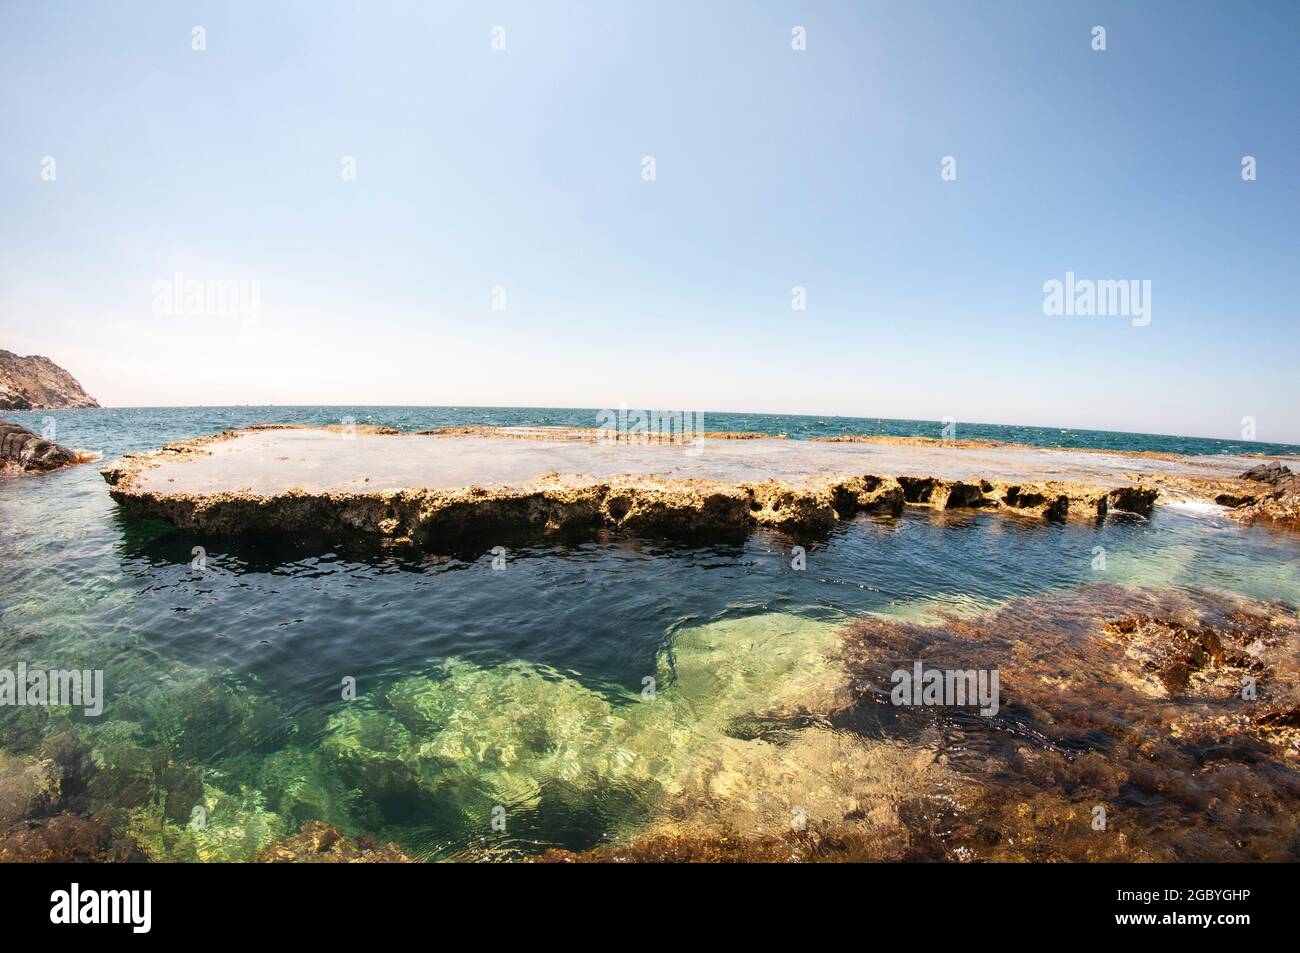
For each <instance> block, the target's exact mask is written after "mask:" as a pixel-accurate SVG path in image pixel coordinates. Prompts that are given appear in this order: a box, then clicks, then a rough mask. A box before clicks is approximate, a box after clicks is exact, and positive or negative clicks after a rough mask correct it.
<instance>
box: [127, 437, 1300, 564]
mask: <svg viewBox="0 0 1300 953" xmlns="http://www.w3.org/2000/svg"><path fill="white" fill-rule="evenodd" d="M743 436H744V437H745V439H744V440H743V441H736V440H735V439H734V435H733V437H732V438H731V439H729V440H727V441H723V440H714V441H712V442H709V441H707V440H706V441H705V443H706V446H713V447H716V448H724V449H725V448H736V447H740V446H744V447H745V448H746V451H747V454H746V455H745V457H744V458H743V459H742V461H741V464H743V466H742V465H740V464H734V463H733V461H732V460H731V459H730V458H729V457H725V456H723V453H724V450H718V451H717V454H718V456H714V457H711V456H710V454H711V452H712V451H710V450H704V451H703V452H702V453H701V455H700V458H699V459H701V460H702V461H703V462H692V463H691V464H690V466H689V468H688V467H684V466H682V465H681V464H680V461H681V460H682V459H684V458H683V457H681V456H680V455H681V453H682V449H681V448H680V447H676V446H673V445H671V444H669V445H664V444H662V443H659V444H656V443H654V442H651V441H646V442H641V443H640V444H639V445H637V446H635V447H632V448H629V450H628V452H634V453H635V454H637V456H636V457H634V458H633V457H628V458H624V457H619V456H614V457H613V458H612V462H609V461H608V460H605V459H600V458H599V455H596V456H591V457H585V456H582V454H587V453H593V454H594V453H595V452H596V451H600V452H601V453H606V456H607V457H608V456H609V454H608V453H607V452H606V451H607V450H608V448H607V447H606V446H604V445H603V442H602V441H601V440H600V439H599V438H598V437H596V436H595V435H594V434H593V433H592V432H582V431H572V430H559V431H546V430H545V429H543V428H527V429H524V430H522V431H520V432H511V431H509V430H503V429H492V428H450V429H449V430H443V431H436V432H429V433H424V434H416V435H411V434H398V433H397V432H395V431H391V430H388V429H387V428H373V427H372V428H340V427H333V428H311V427H301V426H294V425H261V426H257V427H252V428H246V429H244V430H236V431H226V432H223V433H220V434H214V435H211V436H208V437H201V438H198V439H194V440H186V441H181V442H178V443H173V444H168V445H167V446H166V447H164V448H162V449H161V450H158V451H153V452H149V453H139V454H129V455H127V456H126V457H124V458H123V459H122V460H119V461H117V462H115V463H113V464H111V465H109V466H106V467H104V468H103V470H102V473H103V476H104V479H105V480H106V482H107V483H108V484H109V487H110V493H111V494H112V497H113V499H114V500H116V501H117V502H118V503H120V504H121V505H122V506H124V507H125V508H126V509H127V510H128V511H130V512H132V513H135V514H138V515H141V516H147V517H158V518H162V519H165V520H167V521H169V522H171V523H173V524H175V525H176V526H178V527H181V528H183V529H193V530H198V531H201V532H205V533H213V534H241V533H264V532H274V533H292V532H300V531H304V530H307V529H311V530H313V531H317V532H344V533H357V534H361V535H365V536H372V537H378V538H380V539H382V540H389V541H395V542H403V543H415V544H421V545H424V544H428V543H430V542H432V541H434V540H437V539H439V538H442V537H451V536H463V535H465V534H481V533H484V532H489V531H499V530H500V529H502V528H528V529H533V530H541V531H545V532H551V531H557V530H570V529H582V528H588V529H590V528H602V527H604V528H621V529H628V530H634V531H648V532H668V533H678V532H725V533H736V532H746V531H748V530H750V529H753V528H755V527H771V528H776V529H783V530H811V531H824V530H826V529H828V528H829V527H831V526H833V525H834V524H835V523H836V522H838V521H840V520H844V519H849V518H852V517H854V516H855V515H857V514H859V513H885V514H892V515H897V514H899V513H901V512H902V511H903V510H904V509H905V508H907V507H917V508H927V509H931V510H941V511H954V510H955V511H980V512H989V513H996V514H1002V515H1009V516H1017V517H1028V518H1031V519H1037V520H1044V521H1049V522H1061V521H1065V520H1097V519H1101V518H1103V517H1105V516H1106V514H1107V513H1108V512H1111V511H1113V510H1122V511H1125V512H1130V513H1135V514H1138V515H1143V516H1145V515H1149V514H1150V513H1151V511H1152V508H1153V507H1154V506H1155V505H1156V504H1157V503H1158V502H1168V501H1176V500H1183V501H1187V500H1190V501H1197V502H1205V503H1211V502H1216V501H1217V502H1218V503H1219V504H1220V505H1225V506H1228V505H1232V504H1235V505H1237V506H1238V507H1240V509H1239V511H1236V512H1235V515H1237V516H1238V517H1239V518H1242V519H1275V520H1276V521H1277V522H1280V523H1285V522H1287V521H1288V520H1292V521H1293V520H1294V517H1288V516H1287V513H1288V512H1290V511H1289V510H1287V509H1285V506H1287V505H1291V506H1293V503H1292V504H1283V503H1280V502H1279V499H1281V498H1282V497H1285V493H1284V492H1282V491H1276V490H1274V491H1272V492H1279V493H1281V497H1279V498H1278V499H1275V498H1274V497H1272V496H1269V497H1268V498H1267V499H1268V500H1269V501H1271V502H1266V501H1265V497H1266V494H1265V493H1264V492H1262V490H1261V484H1260V483H1259V482H1257V481H1252V480H1246V479H1242V478H1238V477H1236V476H1234V475H1233V474H1232V471H1231V470H1230V469H1225V464H1221V463H1219V462H1218V461H1217V460H1214V461H1211V462H1210V463H1209V464H1207V463H1205V462H1203V461H1196V460H1192V458H1178V457H1176V456H1173V455H1168V456H1169V457H1170V459H1168V460H1167V461H1165V468H1166V470H1167V472H1166V470H1150V471H1140V472H1132V471H1129V470H1127V469H1121V468H1119V467H1118V465H1112V461H1111V460H1109V459H1107V456H1108V455H1106V454H1102V453H1095V454H1088V455H1086V456H1080V455H1078V454H1077V453H1074V452H1067V451H1052V450H1044V449H1042V448H1033V449H1032V452H1029V451H1026V450H1025V449H1024V448H1009V449H1008V448H993V449H985V448H983V447H982V445H981V447H979V448H972V447H965V446H951V445H948V444H945V443H942V442H939V441H930V442H928V443H918V440H919V438H913V439H912V440H910V441H907V442H902V443H900V442H898V441H889V440H882V441H870V442H868V441H866V440H864V439H859V440H857V441H851V442H850V441H834V442H831V441H828V442H823V443H821V444H820V446H822V447H827V448H832V449H834V450H835V451H836V454H835V455H834V456H831V457H826V458H823V457H822V456H820V455H819V454H821V453H825V452H827V451H820V450H818V448H817V446H816V445H814V446H813V447H812V449H805V448H798V452H799V453H802V454H803V455H804V456H805V457H809V461H803V462H800V463H799V464H798V465H797V466H792V465H791V464H790V463H789V462H788V457H789V454H788V453H784V452H783V453H780V454H773V453H772V451H771V449H770V448H794V447H795V445H796V444H798V443H807V444H810V445H812V444H813V442H812V441H806V442H800V441H781V440H777V439H774V438H763V437H761V436H760V435H749V434H747V435H743ZM417 440H419V441H424V442H423V443H418V444H417V443H415V442H414V441H417ZM362 441H367V442H368V445H367V447H366V448H365V449H366V452H367V453H368V454H369V456H367V457H364V458H359V459H356V460H352V459H350V455H355V453H356V452H357V450H358V444H359V443H360V442H362ZM376 441H378V443H377V444H376ZM521 443H525V444H528V445H529V448H530V453H531V456H530V457H529V460H533V459H535V460H537V463H536V464H533V463H529V464H528V466H532V467H534V469H535V471H537V470H540V471H542V472H534V473H533V474H532V475H531V476H529V477H528V478H526V479H512V478H511V477H512V476H517V475H518V474H526V473H528V471H527V469H524V468H522V465H521V466H520V467H515V468H514V469H513V470H511V469H505V470H502V475H501V478H500V479H496V480H493V479H492V473H491V471H492V468H493V466H495V465H496V461H498V460H499V459H503V458H508V457H509V451H510V446H511V444H513V445H515V446H519V445H520V444H521ZM877 443H879V444H881V445H882V446H887V447H889V448H890V450H889V453H890V457H889V461H890V462H893V463H894V464H895V465H896V467H897V468H898V469H903V468H904V467H906V468H909V469H911V470H912V472H910V473H908V472H897V471H896V472H892V473H891V472H888V471H885V472H881V471H879V470H871V471H868V470H867V469H866V468H867V467H869V466H874V465H876V464H878V463H880V462H881V461H880V460H879V458H878V455H879V454H880V452H881V450H880V448H879V447H875V446H874V445H875V444H877ZM837 444H838V445H839V446H836V445H837ZM864 444H865V445H866V446H863V447H862V448H861V450H860V451H859V453H860V456H853V455H852V452H853V451H854V450H855V449H857V447H858V445H864ZM764 445H766V446H764ZM913 447H915V448H917V449H916V450H915V451H913V450H912V449H911V448H913ZM575 448H576V449H575ZM589 448H590V449H589ZM304 451H306V452H304ZM462 451H463V452H464V453H465V454H466V455H467V458H468V463H467V465H466V467H465V468H463V472H465V473H467V474H468V473H470V472H471V471H472V469H473V468H472V467H470V466H469V463H474V462H476V461H479V460H482V461H483V464H482V470H483V471H484V472H483V476H482V477H480V478H479V479H476V480H473V481H471V480H470V479H467V478H451V477H447V476H446V475H445V474H444V473H443V471H428V473H427V475H426V471H425V470H420V469H419V467H420V466H424V467H426V468H427V467H430V466H432V464H423V463H420V464H418V466H417V465H415V464H412V466H411V469H410V470H409V471H402V472H397V473H394V474H393V475H391V476H388V477H381V476H380V475H379V474H378V473H377V472H376V468H377V467H382V466H387V465H389V464H388V463H387V460H388V458H392V459H395V460H397V461H398V462H397V463H394V464H392V465H393V466H399V465H404V464H403V461H405V460H406V458H408V457H409V458H411V459H415V460H417V461H418V460H420V459H422V455H423V454H427V453H432V454H436V455H438V457H439V459H440V460H441V459H451V460H453V461H454V460H455V459H456V457H457V454H458V453H460V452H462ZM618 452H620V451H617V450H616V451H615V453H618ZM913 453H916V454H918V455H921V454H923V455H924V456H918V457H917V459H916V460H913V458H912V454H913ZM981 453H985V454H988V453H1001V454H1002V456H1003V457H1009V462H1008V460H1004V459H1001V458H997V459H991V462H990V463H989V464H988V466H990V467H991V468H992V469H993V470H1000V471H1002V472H999V473H997V474H996V475H994V474H992V473H990V474H989V475H988V476H985V475H982V474H981V473H980V472H979V468H980V467H981V466H984V465H985V462H984V461H985V457H981V456H979V454H981ZM1017 453H1019V454H1020V456H1016V457H1010V456H1009V455H1013V454H1017ZM561 454H565V456H563V457H561V456H560V455H561ZM575 454H576V456H575ZM971 455H974V456H971ZM218 456H219V457H220V458H221V459H220V460H217V459H216V458H217V457H218ZM1021 457H1023V458H1024V459H1023V460H1022V459H1021ZM1110 457H1113V458H1114V460H1116V461H1118V462H1119V463H1120V464H1124V465H1127V464H1128V463H1129V460H1128V455H1110ZM1081 459H1082V460H1084V463H1083V464H1080V463H1079V462H1078V461H1079V460H1081ZM574 460H577V461H578V462H579V463H580V464H586V463H590V464H591V465H592V466H593V469H594V467H595V465H597V464H599V466H601V467H603V468H604V470H603V471H602V472H593V471H592V470H588V471H586V472H584V471H580V470H565V471H563V472H562V471H561V467H562V466H564V465H566V464H570V463H572V462H573V461H574ZM1189 460H1190V461H1191V462H1190V463H1188V462H1187V461H1189ZM713 461H720V462H718V463H717V465H716V466H715V465H714V462H713ZM1091 461H1097V462H1096V463H1092V462H1091ZM931 463H933V465H935V466H936V467H942V468H945V469H947V470H948V471H949V472H959V471H960V472H961V473H962V475H961V476H945V475H937V474H927V473H925V471H924V470H923V469H921V468H922V467H924V466H927V465H930V464H931ZM1211 465H1213V466H1214V467H1217V469H1207V468H1209V467H1210V466H1211ZM622 466H626V467H627V469H626V470H624V471H623V472H616V471H617V468H619V467H622ZM1226 466H1231V464H1230V463H1229V464H1226ZM634 467H640V468H641V472H638V471H637V470H635V469H633V468H634ZM850 467H851V468H852V469H849V468H850ZM1179 468H1181V470H1180V469H1179ZM714 470H716V471H717V472H718V473H727V474H729V475H731V477H730V478H725V479H724V478H712V477H713V471H714ZM1009 471H1010V472H1020V473H1023V478H1017V479H1011V478H1009V476H1008V472H1009ZM737 474H743V475H745V476H749V477H751V478H749V479H745V478H738V477H737ZM967 474H969V475H967ZM1062 474H1071V475H1076V474H1077V478H1076V479H1061V478H1059V477H1060V475H1062ZM424 479H428V480H430V482H429V483H423V484H422V483H420V482H418V481H420V480H424ZM254 481H256V482H257V483H260V484H261V485H260V486H256V485H254ZM403 481H413V482H403ZM438 481H441V482H442V484H443V485H437V483H438ZM484 484H486V485H484ZM1286 492H1290V491H1286ZM1291 499H1294V497H1292V498H1291Z"/></svg>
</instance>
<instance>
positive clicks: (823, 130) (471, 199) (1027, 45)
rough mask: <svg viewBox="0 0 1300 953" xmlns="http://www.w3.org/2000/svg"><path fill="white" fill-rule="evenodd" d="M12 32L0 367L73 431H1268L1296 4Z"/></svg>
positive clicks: (590, 13)
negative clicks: (1086, 312) (435, 410)
mask: <svg viewBox="0 0 1300 953" xmlns="http://www.w3.org/2000/svg"><path fill="white" fill-rule="evenodd" d="M8 12H9V17H8V19H9V25H8V28H7V29H6V31H5V32H4V33H3V34H2V35H0V57H3V62H4V64H5V65H4V67H3V68H0V123H2V124H3V127H4V128H5V130H6V133H7V136H6V141H7V146H8V148H6V149H5V150H3V153H2V154H0V202H2V203H3V207H4V208H5V212H6V214H5V215H4V216H3V218H2V219H0V243H3V247H4V250H5V254H4V258H3V264H0V347H4V348H6V349H9V350H13V351H15V352H16V353H19V354H23V355H29V354H42V355H45V356H47V357H49V358H50V359H51V360H53V361H54V362H55V363H57V364H59V365H60V366H62V367H64V368H66V369H67V370H68V371H69V372H70V373H71V374H72V375H73V377H75V378H76V379H77V380H78V381H79V382H80V383H81V384H82V386H83V387H84V388H85V389H86V391H87V392H88V393H90V394H91V395H93V396H94V397H95V398H96V399H97V400H99V401H100V403H102V404H104V405H106V406H114V407H160V406H207V407H220V406H238V405H243V406H408V407H471V406H474V407H553V408H586V407H591V408H601V407H614V408H616V407H619V406H620V405H627V406H630V407H640V408H646V409H656V408H658V409H669V408H673V409H693V410H695V409H704V411H705V413H708V412H709V411H708V410H707V408H710V407H720V408H734V409H731V410H720V411H714V412H716V413H775V414H787V415H800V416H813V417H817V416H823V417H824V416H836V417H861V418H886V419H892V420H907V421H911V420H917V421H938V420H942V419H943V418H945V417H954V418H956V420H958V421H959V422H963V421H972V422H974V421H980V422H1001V423H1003V424H1005V425H1010V426H1015V425H1019V426H1034V427H1047V428H1064V429H1071V430H1103V431H1106V430H1109V431H1116V432H1126V433H1147V434H1160V435H1186V436H1203V437H1213V438H1222V439H1231V440H1240V439H1242V437H1243V419H1244V418H1251V419H1252V420H1253V421H1254V424H1255V436H1256V437H1257V439H1258V440H1259V441H1261V442H1275V443H1300V420H1297V419H1296V414H1295V409H1296V408H1297V407H1300V381H1298V379H1297V377H1298V376H1297V374H1296V373H1295V355H1296V354H1297V347H1298V346H1300V320H1298V319H1300V314H1298V311H1300V308H1298V306H1297V296H1296V294H1295V271H1296V267H1295V266H1296V262H1297V261H1300V238H1298V236H1297V229H1296V221H1297V216H1298V215H1300V193H1298V192H1297V190H1296V188H1295V183H1296V182H1297V181H1298V180H1300V130H1297V127H1296V123H1295V121H1294V119H1295V108H1294V102H1293V93H1294V90H1295V89H1297V88H1300V67H1298V66H1297V65H1296V64H1297V61H1296V58H1295V57H1294V55H1293V51H1292V50H1291V45H1292V44H1293V41H1294V37H1295V36H1296V34H1297V27H1300V7H1298V6H1296V5H1293V4H1283V3H1274V4H1270V3H1263V4H1258V5H1254V6H1252V7H1251V8H1249V10H1240V9H1233V8H1225V7H1222V6H1219V7H1215V6H1212V5H1208V4H1201V3H1152V4H1147V5H1143V6H1141V7H1139V8H1132V7H1131V6H1130V5H1127V4H1123V3H1095V4H1085V5H1078V6H1075V5H1071V6H1069V7H1057V6H1052V7H1041V8H1040V7H1035V6H1015V7H1012V6H1010V5H1008V6H1005V7H996V8H991V9H977V8H972V7H969V6H968V5H965V4H960V3H948V2H935V3H916V4H909V5H905V6H898V5H892V4H890V5H884V4H881V5H877V4H866V5H862V6H852V7H849V6H845V7H843V8H836V7H827V6H824V5H820V4H811V3H790V4H787V5H784V6H782V7H780V8H779V9H773V8H767V7H763V8H756V7H752V6H750V5H747V4H742V3H721V4H718V5H716V6H710V7H709V8H707V9H698V8H696V7H694V6H691V5H688V4H681V3H670V4H667V5H660V6H657V7H655V8H653V9H638V8H612V9H610V8H604V7H601V6H599V5H595V4H577V5H555V4H550V3H534V4H511V3H506V4H498V5H494V6H493V8H492V9H491V10H490V11H489V12H479V11H476V10H473V9H434V8H427V7H425V6H423V5H419V4H396V3H376V4H370V5H366V6H364V7H353V6H349V5H346V4H334V3H319V4H317V3H302V2H286V3H282V4H277V5H275V6H274V7H270V8H264V7H261V6H258V5H256V4H252V3H247V2H234V3H229V4H223V5H221V6H220V7H216V8H214V7H212V6H209V5H206V4H194V3H185V2H182V3H175V4H170V3H155V2H146V3H139V4H132V5H131V6H129V7H126V6H121V7H117V6H108V5H104V6H95V7H86V6H81V5H77V4H73V3H68V2H53V3H46V4H41V5H21V6H14V7H12V8H11V9H10V10H9V11H8ZM1098 25H1100V26H1104V28H1105V30H1106V33H1105V39H1106V48H1105V50H1104V51H1103V50H1097V49H1094V48H1093V45H1094V37H1093V30H1094V27H1095V26H1098ZM196 28H201V31H202V32H201V33H196V32H195V31H196ZM796 28H802V30H803V32H802V34H800V35H796V34H795V33H794V32H793V31H795V30H796ZM498 31H500V32H498ZM799 36H802V40H800V39H799ZM801 42H802V45H803V46H804V47H805V48H803V49H798V48H796V47H797V46H799V45H800V43H801ZM502 46H504V48H501V47H502ZM646 157H653V159H654V163H653V166H654V176H653V178H649V179H648V178H647V177H646V171H647V166H646V163H645V159H646ZM945 157H952V159H953V160H954V161H953V164H952V169H954V170H955V178H951V179H950V178H945V177H944V173H945ZM1245 157H1250V158H1251V159H1252V166H1251V167H1252V170H1253V171H1254V172H1255V173H1256V177H1255V178H1254V179H1251V180H1247V179H1244V178H1243V168H1244V166H1243V160H1244V158H1245ZM1067 276H1076V277H1077V278H1078V279H1079V280H1080V281H1094V282H1107V281H1116V282H1126V283H1127V282H1133V283H1134V284H1133V289H1134V290H1133V294H1134V295H1135V299H1134V300H1135V301H1136V295H1137V293H1138V290H1139V289H1141V288H1142V287H1144V286H1143V284H1142V283H1144V282H1149V285H1146V286H1145V287H1147V288H1149V290H1148V291H1147V292H1146V293H1145V296H1144V298H1143V308H1144V309H1145V312H1144V313H1143V311H1142V310H1141V309H1138V310H1137V311H1135V312H1134V313H1133V314H1128V313H1122V314H1119V315H1111V316H1104V317H1103V316H1081V315H1075V314H1070V313H1069V311H1066V312H1064V313H1052V312H1050V309H1049V308H1048V306H1047V305H1046V304H1045V295H1046V290H1047V289H1046V285H1047V283H1050V282H1053V281H1061V282H1067V281H1069V282H1073V281H1074V278H1068V277H1067ZM194 282H198V286H197V287H198V290H199V297H198V299H196V300H197V301H198V302H199V306H198V307H197V308H195V307H191V302H188V300H187V298H188V295H189V291H188V290H187V289H188V288H189V287H190V285H191V284H192V283H194ZM241 282H242V283H244V285H242V286H241V285H240V283H241ZM1126 287H1127V286H1126ZM173 288H175V290H176V292H177V294H176V295H173V294H172V289H173ZM214 289H216V292H219V293H215V297H214ZM796 289H803V291H802V294H800V293H797V292H796ZM227 292H229V293H230V294H232V295H233V296H234V297H233V298H231V299H230V300H231V301H234V302H235V304H234V305H231V304H230V302H229V301H226V299H225V298H223V297H222V296H223V295H226V294H227ZM222 302H224V303H222ZM250 302H251V304H252V305H253V306H252V307H248V305H250ZM797 302H798V303H803V304H805V305H806V309H805V310H798V309H797ZM218 304H220V306H217V305H218ZM241 305H242V306H241ZM758 408H763V409H758Z"/></svg>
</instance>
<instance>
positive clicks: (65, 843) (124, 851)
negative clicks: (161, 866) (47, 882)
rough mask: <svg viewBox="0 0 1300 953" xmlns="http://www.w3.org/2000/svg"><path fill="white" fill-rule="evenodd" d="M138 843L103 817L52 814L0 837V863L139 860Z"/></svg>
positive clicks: (141, 851)
mask: <svg viewBox="0 0 1300 953" xmlns="http://www.w3.org/2000/svg"><path fill="white" fill-rule="evenodd" d="M148 859H149V858H148V856H147V855H146V854H145V852H144V851H143V850H141V849H140V846H139V845H138V844H136V843H135V842H134V841H133V840H131V839H130V838H129V837H124V836H122V835H121V834H118V833H116V832H115V831H114V830H113V828H112V826H111V825H110V823H109V822H108V820H107V818H105V817H103V816H98V815H97V816H95V817H90V818H85V817H80V816H78V815H76V814H69V813H63V814H56V815H55V816H54V817H50V818H46V819H43V820H39V821H28V822H26V823H25V824H23V825H22V826H20V827H19V828H17V829H16V830H13V831H10V832H9V834H7V835H5V836H4V837H0V863H24V864H32V863H47V864H48V863H53V864H81V863H140V862H143V861H146V860H148Z"/></svg>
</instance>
